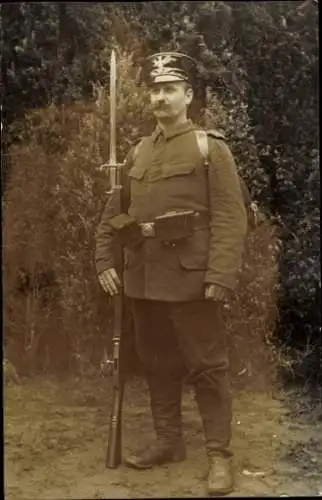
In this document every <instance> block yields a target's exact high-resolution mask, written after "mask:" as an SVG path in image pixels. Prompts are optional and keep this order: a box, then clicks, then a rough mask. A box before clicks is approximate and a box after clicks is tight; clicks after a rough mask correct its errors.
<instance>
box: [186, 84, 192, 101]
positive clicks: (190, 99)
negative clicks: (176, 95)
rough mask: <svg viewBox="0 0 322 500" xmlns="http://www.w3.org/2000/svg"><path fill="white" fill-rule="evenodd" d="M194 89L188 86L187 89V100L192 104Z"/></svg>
mask: <svg viewBox="0 0 322 500" xmlns="http://www.w3.org/2000/svg"><path fill="white" fill-rule="evenodd" d="M193 95H194V94H193V90H192V87H190V86H189V87H187V89H186V100H187V104H190V103H191V101H192V99H193Z"/></svg>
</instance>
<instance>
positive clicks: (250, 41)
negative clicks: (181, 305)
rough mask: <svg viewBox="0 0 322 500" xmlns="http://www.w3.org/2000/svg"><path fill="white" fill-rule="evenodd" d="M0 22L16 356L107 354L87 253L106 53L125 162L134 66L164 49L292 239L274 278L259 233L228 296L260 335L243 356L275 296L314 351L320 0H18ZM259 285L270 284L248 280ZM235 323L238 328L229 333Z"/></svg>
mask: <svg viewBox="0 0 322 500" xmlns="http://www.w3.org/2000/svg"><path fill="white" fill-rule="evenodd" d="M1 11H2V19H1V23H2V29H3V34H4V36H3V40H2V54H3V81H4V85H5V87H6V90H7V91H6V93H5V96H4V100H3V111H4V119H5V132H6V134H5V141H4V147H5V148H8V147H9V146H10V145H11V146H10V150H9V151H8V152H9V159H10V166H11V177H10V181H9V183H8V185H7V190H6V193H5V201H4V209H5V240H6V247H5V249H6V256H5V258H6V270H5V273H6V286H7V287H8V290H9V292H8V294H7V296H8V297H10V299H9V300H7V304H8V307H7V306H6V308H5V314H6V322H7V323H6V325H7V328H9V330H10V334H9V335H10V342H13V340H14V342H16V343H15V344H14V345H15V349H14V350H15V352H18V351H19V349H18V345H20V346H23V347H22V348H21V349H22V352H23V353H25V354H26V352H28V353H31V352H32V349H31V348H30V345H31V344H32V342H31V340H30V339H35V338H37V339H39V342H38V343H39V346H38V347H39V349H43V350H45V351H46V349H47V351H46V352H49V351H50V352H51V356H49V357H50V358H51V360H50V361H48V360H47V361H46V362H47V363H48V364H49V365H52V364H53V358H56V359H57V357H59V356H60V357H63V355H64V352H65V351H68V352H69V353H74V354H75V356H78V358H77V359H78V360H80V359H81V358H80V357H81V356H84V355H85V353H86V356H88V358H89V359H92V357H93V359H94V358H95V356H99V355H100V354H101V353H99V354H98V353H95V352H94V351H95V346H96V348H97V346H99V345H102V344H100V340H98V339H103V338H105V330H106V328H110V317H109V316H108V315H107V313H106V297H104V296H103V295H102V293H101V292H100V290H99V288H98V285H97V283H96V279H95V273H94V268H93V255H92V252H93V231H94V228H95V225H96V223H97V220H98V217H99V213H100V210H101V208H102V206H103V202H104V199H105V192H106V189H107V188H108V186H107V183H106V177H105V174H104V173H103V172H101V171H100V170H99V169H98V166H99V165H100V164H101V163H103V162H106V161H107V159H108V154H109V151H108V149H109V139H108V135H109V123H108V113H109V111H108V108H109V103H108V89H107V84H108V77H109V65H108V60H109V55H110V51H111V47H112V46H116V47H117V50H118V65H119V71H120V75H119V76H120V78H119V82H118V113H117V130H118V134H117V140H118V145H117V146H118V155H119V158H120V159H123V158H124V157H125V155H126V154H127V152H128V150H129V148H130V147H131V146H132V145H133V144H134V143H135V142H136V141H137V140H138V139H139V138H140V137H141V136H142V135H145V134H147V133H149V132H150V131H151V129H152V126H153V124H152V121H151V116H150V114H149V110H148V106H146V104H147V102H146V96H145V94H144V92H142V89H140V88H139V87H138V86H137V81H138V76H139V75H138V68H139V67H140V65H141V64H142V62H143V60H144V57H145V56H146V55H147V54H148V53H150V52H151V51H160V50H168V49H171V50H172V49H174V50H180V51H186V52H189V54H190V55H191V56H193V57H195V58H196V60H197V61H198V70H199V80H198V81H199V83H198V85H196V86H195V94H196V103H197V106H196V108H195V109H193V110H192V117H193V118H194V120H195V121H197V123H199V124H200V125H205V126H207V127H209V128H213V127H215V128H219V129H221V130H222V131H223V132H224V133H225V134H226V136H227V140H228V142H229V145H230V147H231V149H232V151H233V153H234V155H235V157H236V160H237V165H238V168H239V170H240V172H241V174H242V176H243V178H244V179H245V180H246V182H247V184H248V187H249V189H250V191H251V194H252V196H253V198H254V199H256V200H257V201H259V202H260V204H261V205H262V206H263V207H264V208H265V210H266V213H267V214H268V215H269V216H270V214H274V215H276V214H279V215H280V217H281V220H282V222H283V223H284V225H285V228H286V229H287V230H285V232H284V235H283V234H282V236H283V245H282V246H281V248H282V252H281V253H280V255H279V260H278V264H279V282H276V280H275V278H273V276H275V277H276V272H277V270H276V268H275V260H276V258H277V254H276V248H277V247H276V245H277V243H278V235H277V233H276V232H272V231H273V229H272V226H271V225H270V223H269V222H268V225H267V227H266V231H267V233H265V235H266V236H265V235H264V234H262V235H261V237H260V240H261V241H262V240H263V239H264V240H265V241H266V247H265V248H266V250H265V249H264V247H261V248H262V249H261V251H259V250H258V245H259V240H258V235H257V236H256V235H253V237H252V239H251V240H250V242H249V245H250V246H249V249H248V250H249V253H248V259H249V260H248V261H247V259H246V261H245V268H244V270H243V280H245V279H246V277H247V276H248V277H250V276H251V274H249V273H248V271H247V265H248V267H249V269H252V270H253V271H254V272H255V269H256V273H255V274H256V276H255V275H252V276H253V277H252V278H249V280H248V281H247V279H248V278H247V279H246V282H244V285H245V286H244V288H243V286H242V285H241V288H240V295H239V298H238V300H237V298H236V300H237V303H236V304H235V306H236V310H238V311H244V312H243V313H242V316H240V318H241V319H240V321H241V322H243V321H244V322H245V324H244V327H241V323H239V327H240V329H239V331H240V332H242V331H245V332H248V333H245V335H248V338H251V337H252V335H253V336H254V337H253V339H254V343H253V344H252V346H253V347H252V349H250V352H256V349H258V348H259V346H260V345H262V344H258V345H257V344H256V339H257V338H260V339H262V340H263V339H265V338H266V333H265V332H270V331H271V330H273V329H274V328H273V327H274V321H273V320H272V321H273V322H272V323H271V320H268V317H269V318H270V317H272V318H275V317H276V314H277V313H276V310H275V306H276V300H277V299H278V301H279V309H280V312H281V315H282V323H281V330H280V331H279V335H281V336H283V337H287V336H288V335H291V336H292V338H296V339H297V340H298V341H299V342H300V343H301V342H303V343H305V342H306V339H307V335H310V339H312V335H313V334H314V335H316V333H314V332H316V327H317V325H316V321H317V320H316V313H315V309H314V308H315V305H314V304H315V300H316V294H317V291H318V290H320V266H319V258H320V250H319V248H320V246H319V245H320V236H319V217H320V205H319V196H320V192H319V181H317V180H316V181H315V180H314V179H316V175H315V172H317V171H318V168H319V167H318V158H319V147H318V132H317V131H318V114H317V110H318V99H317V98H318V88H317V82H318V78H317V60H318V52H317V26H318V25H317V9H316V7H315V4H314V2H309V1H306V2H301V1H294V2H292V1H290V2H249V3H245V2H223V1H216V2H207V1H200V2H190V1H189V2H153V3H152V2H151V3H149V2H129V3H113V4H112V3H105V4H104V3H100V4H99V3H94V4H84V5H82V6H79V5H76V4H59V3H50V2H49V3H48V2H40V3H27V2H20V3H18V4H3V5H2V6H1ZM142 33H144V38H143V37H142ZM30 110H34V111H33V112H31V113H30ZM9 126H10V127H9ZM19 144H20V145H19ZM309 183H310V188H309ZM31 235H32V237H31ZM284 236H285V237H284ZM265 238H268V239H265ZM279 248H280V246H279ZM267 252H268V253H267ZM247 262H248V264H247ZM254 262H257V264H256V265H255V264H254ZM268 262H269V264H268ZM266 264H267V269H266ZM19 269H20V270H21V269H24V270H26V272H27V273H29V274H30V275H31V276H33V277H34V278H33V279H34V281H35V283H36V285H35V286H34V291H33V292H32V293H31V292H24V293H22V292H21V291H20V292H19V291H17V284H16V283H17V280H18V281H19V279H18V278H19V276H20V275H19V273H18V271H19ZM49 271H50V272H52V273H53V274H54V276H55V279H54V282H55V285H52V286H47V287H43V285H41V284H40V281H41V280H40V278H39V276H40V274H41V272H43V273H45V274H46V273H47V274H48V273H49ZM266 271H267V272H266ZM271 272H272V274H271ZM247 273H248V274H247ZM261 275H262V276H265V277H266V278H265V279H266V281H265V280H264V281H262V280H261V279H258V277H259V276H261ZM37 276H38V278H39V279H38V278H37ZM37 280H38V281H37ZM242 282H243V281H242ZM245 283H247V286H246V284H245ZM18 288H19V287H18ZM35 290H36V292H35ZM54 290H55V291H54ZM275 294H277V296H276V295H275ZM258 297H260V299H259V298H258ZM238 301H240V302H238ZM254 301H255V302H254ZM274 304H275V305H274ZM253 308H255V310H256V315H257V316H256V315H255V317H254V315H253V314H251V313H252V311H253ZM312 308H313V309H314V310H313V309H312ZM268 309H269V310H268ZM309 309H312V314H311V313H308V310H309ZM272 311H273V312H272ZM294 313H296V318H297V319H295V320H294ZM299 313H300V314H301V315H302V318H301V317H300V316H299ZM247 314H248V315H250V316H248V317H247ZM308 314H309V315H308ZM310 314H311V316H310ZM283 317H284V322H283ZM290 318H293V319H290ZM235 321H237V317H235V316H234V320H233V323H231V325H230V326H229V328H230V331H233V330H234V328H235V326H234V324H235V323H234V322H235ZM301 321H302V322H301ZM267 324H269V326H267ZM8 325H9V326H8ZM20 325H21V326H20ZM22 325H25V326H22ZM56 325H58V329H59V331H60V332H62V333H59V335H57V339H59V338H60V341H58V340H57V339H56V340H57V342H56V344H59V342H60V345H61V348H60V349H61V350H60V351H59V350H58V351H57V352H56V353H55V354H53V353H54V351H53V349H52V340H50V339H51V338H52V335H53V333H52V332H53V330H54V329H55V328H56V329H57V326H56ZM250 325H252V327H250ZM263 325H266V326H263ZM266 327H267V328H266ZM37 329H38V330H37ZM75 331H76V332H77V334H76V333H75ZM301 331H302V332H306V333H305V334H302V336H301V335H300V333H299V332H301ZM46 332H47V333H46ZM250 332H252V333H250ZM258 332H262V333H260V334H259V333H258ZM307 332H309V333H307ZM257 333H258V337H256V335H257ZM303 335H304V337H303ZM317 335H318V337H316V338H320V331H319V332H318V334H317ZM46 336H47V340H46V341H45V340H44V339H45V338H46ZM241 338H242V337H241ZM26 339H27V340H26ZM262 340H261V342H262ZM33 342H34V340H33ZM42 343H43V344H44V345H42ZM103 344H104V342H103ZM237 344H238V345H239V346H241V343H239V341H238V342H237ZM34 345H36V344H35V342H34ZM28 346H29V347H28ZM62 346H67V348H65V350H64V348H63V347H62ZM38 347H37V349H38ZM28 349H29V350H28ZM48 349H49V351H48ZM98 349H100V348H98ZM19 352H20V351H19ZM41 352H43V351H41ZM236 352H237V351H236ZM57 353H60V354H57ZM19 356H20V354H19ZM30 356H31V354H30ZM31 358H32V356H31ZM31 358H30V359H31ZM43 358H44V359H47V358H48V356H47V358H46V357H45V356H43ZM67 358H68V359H69V358H70V356H69V355H68V356H67ZM30 362H31V361H30ZM68 362H70V360H69V361H68ZM45 364H46V363H45Z"/></svg>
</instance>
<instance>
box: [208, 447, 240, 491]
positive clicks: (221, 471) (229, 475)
mask: <svg viewBox="0 0 322 500" xmlns="http://www.w3.org/2000/svg"><path fill="white" fill-rule="evenodd" d="M233 489H234V479H233V470H232V463H231V460H230V459H229V458H225V457H221V456H219V455H218V456H213V457H210V459H209V474H208V495H211V496H217V495H218V496H220V495H227V494H228V493H231V492H232V491H233Z"/></svg>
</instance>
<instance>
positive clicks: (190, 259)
mask: <svg viewBox="0 0 322 500" xmlns="http://www.w3.org/2000/svg"><path fill="white" fill-rule="evenodd" d="M179 259H180V264H181V266H182V267H183V268H184V269H198V270H204V271H205V270H206V269H207V255H206V254H197V255H192V254H182V255H180V256H179Z"/></svg>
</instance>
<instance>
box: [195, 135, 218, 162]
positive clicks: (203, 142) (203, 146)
mask: <svg viewBox="0 0 322 500" xmlns="http://www.w3.org/2000/svg"><path fill="white" fill-rule="evenodd" d="M195 132H196V139H197V143H198V147H199V151H200V153H201V156H202V157H203V158H204V160H205V162H206V163H207V162H208V154H209V145H208V137H209V136H210V137H214V138H215V139H222V140H224V139H225V136H224V134H222V133H221V132H219V131H218V130H215V129H213V130H196V131H195Z"/></svg>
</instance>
